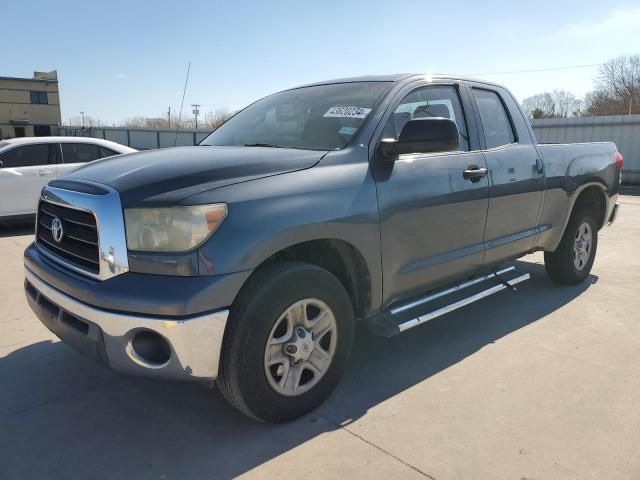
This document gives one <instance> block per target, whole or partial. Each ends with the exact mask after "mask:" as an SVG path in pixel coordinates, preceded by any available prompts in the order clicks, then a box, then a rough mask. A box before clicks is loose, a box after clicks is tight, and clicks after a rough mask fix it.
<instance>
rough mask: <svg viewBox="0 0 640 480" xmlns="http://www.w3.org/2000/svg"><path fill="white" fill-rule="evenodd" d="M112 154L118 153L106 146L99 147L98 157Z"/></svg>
mask: <svg viewBox="0 0 640 480" xmlns="http://www.w3.org/2000/svg"><path fill="white" fill-rule="evenodd" d="M113 155H119V153H118V152H114V151H113V150H111V149H109V148H106V147H100V158H104V157H112V156H113Z"/></svg>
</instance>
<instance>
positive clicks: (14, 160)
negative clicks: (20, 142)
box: [0, 143, 55, 168]
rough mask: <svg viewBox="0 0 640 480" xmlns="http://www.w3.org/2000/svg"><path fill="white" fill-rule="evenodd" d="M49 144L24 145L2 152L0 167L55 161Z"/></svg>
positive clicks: (15, 166) (35, 164)
mask: <svg viewBox="0 0 640 480" xmlns="http://www.w3.org/2000/svg"><path fill="white" fill-rule="evenodd" d="M49 150H50V149H49V144H46V143H39V144H37V145H24V146H22V147H16V148H12V149H11V150H9V151H8V152H5V153H3V154H0V161H1V162H2V165H0V168H17V167H35V166H38V165H47V164H48V163H55V158H54V154H53V153H52V152H50V151H49Z"/></svg>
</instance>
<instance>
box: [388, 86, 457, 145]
mask: <svg viewBox="0 0 640 480" xmlns="http://www.w3.org/2000/svg"><path fill="white" fill-rule="evenodd" d="M425 117H443V118H448V119H450V120H453V121H454V122H456V125H457V126H458V133H459V134H460V146H459V147H458V149H459V150H461V151H465V152H466V151H469V136H468V135H467V125H466V122H465V119H464V113H463V112H462V105H461V104H460V98H459V97H458V92H457V91H456V89H455V88H454V87H452V86H448V85H442V86H428V87H422V88H418V89H416V90H414V91H413V92H411V93H409V94H407V96H406V97H404V99H402V102H400V105H398V107H397V108H396V109H395V111H394V112H393V113H392V114H391V117H390V118H389V121H388V122H387V125H386V127H385V131H384V134H383V137H386V138H389V137H394V138H395V139H396V140H397V139H398V137H399V136H400V132H401V131H402V128H403V127H404V126H405V124H406V123H407V122H408V121H409V120H413V119H414V118H425Z"/></svg>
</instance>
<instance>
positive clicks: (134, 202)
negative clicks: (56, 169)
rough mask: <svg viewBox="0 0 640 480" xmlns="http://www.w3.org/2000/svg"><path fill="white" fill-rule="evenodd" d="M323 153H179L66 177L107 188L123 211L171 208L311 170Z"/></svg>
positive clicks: (206, 149) (140, 157)
mask: <svg viewBox="0 0 640 480" xmlns="http://www.w3.org/2000/svg"><path fill="white" fill-rule="evenodd" d="M325 153H326V152H320V151H314V150H296V149H287V148H267V147H239V146H238V147H235V146H231V147H215V146H197V147H178V148H166V149H160V150H150V151H146V152H138V153H130V154H127V155H118V156H116V157H109V158H104V159H102V160H97V161H95V162H92V163H90V164H87V165H85V166H82V167H80V168H78V169H76V170H73V171H72V172H69V173H68V174H67V175H65V176H64V177H63V178H64V179H69V180H72V179H77V180H88V181H92V182H97V183H102V184H106V185H109V186H111V187H113V188H114V189H116V190H117V191H118V192H119V193H120V199H121V200H122V205H123V207H133V206H142V205H144V206H152V205H155V206H160V205H172V204H175V203H176V202H179V201H180V200H183V199H185V198H186V197H189V196H191V195H195V194H197V193H201V192H204V191H207V190H212V189H214V188H220V187H225V186H228V185H233V184H234V183H240V182H245V181H248V180H255V179H258V178H263V177H267V176H271V175H278V174H282V173H287V172H294V171H297V170H303V169H306V168H311V167H313V166H314V165H315V164H316V163H318V162H319V161H320V159H321V158H322V157H323V156H324V155H325Z"/></svg>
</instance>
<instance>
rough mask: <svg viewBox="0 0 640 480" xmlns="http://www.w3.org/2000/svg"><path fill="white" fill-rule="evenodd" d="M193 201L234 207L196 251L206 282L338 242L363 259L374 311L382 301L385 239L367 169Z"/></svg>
mask: <svg viewBox="0 0 640 480" xmlns="http://www.w3.org/2000/svg"><path fill="white" fill-rule="evenodd" d="M190 201H192V202H193V203H194V204H197V203H215V202H226V203H227V205H228V208H229V213H228V215H227V218H226V219H225V221H224V223H223V224H222V226H221V227H220V229H219V230H218V231H217V232H216V233H215V234H214V236H213V237H212V238H211V239H210V240H209V241H208V242H206V243H205V245H204V246H203V247H201V248H200V249H199V251H198V258H199V271H200V274H201V275H218V274H226V273H232V272H240V271H247V270H253V269H255V268H257V267H258V266H259V265H260V264H262V263H263V262H264V261H265V260H266V259H268V258H269V257H271V256H273V255H274V254H275V253H277V252H279V251H281V250H283V249H285V248H287V247H291V246H293V245H296V244H299V243H303V242H308V241H311V240H324V239H331V240H341V241H344V242H346V243H348V244H350V245H352V246H353V247H354V248H355V249H356V250H357V251H358V252H359V253H360V254H361V256H362V258H363V259H364V261H365V263H366V266H367V268H368V270H369V272H370V275H371V281H372V305H376V303H375V302H379V298H378V297H376V295H380V292H381V283H382V272H381V261H380V232H379V223H378V207H377V199H376V191H375V183H374V181H373V178H372V176H371V173H370V171H369V168H368V163H366V162H356V163H336V164H332V163H331V162H327V164H326V165H323V163H321V164H320V165H318V166H316V167H314V168H312V169H309V170H304V171H299V172H292V173H288V174H285V175H277V176H273V177H269V178H263V179H260V180H256V181H252V182H246V183H243V184H237V185H234V186H232V187H228V188H223V189H218V190H215V191H213V192H208V193H207V198H206V199H205V198H196V199H190Z"/></svg>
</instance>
